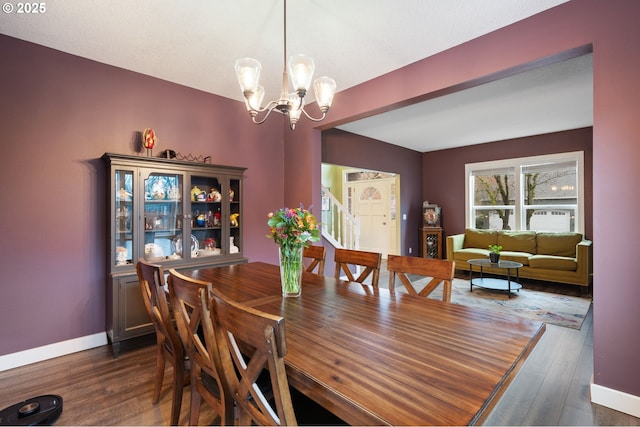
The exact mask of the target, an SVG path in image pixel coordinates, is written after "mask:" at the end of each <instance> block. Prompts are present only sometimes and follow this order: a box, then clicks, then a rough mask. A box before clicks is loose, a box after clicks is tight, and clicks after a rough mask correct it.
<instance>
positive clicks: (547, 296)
mask: <svg viewBox="0 0 640 427" xmlns="http://www.w3.org/2000/svg"><path fill="white" fill-rule="evenodd" d="M423 280H428V279H422V280H419V281H417V282H416V289H422V285H421V282H422V281H423ZM382 283H383V282H380V285H381V287H382ZM385 285H386V283H385ZM384 287H386V286H384ZM396 291H404V292H406V290H405V288H404V286H403V285H402V283H401V282H400V281H399V280H396ZM429 298H434V299H442V285H440V286H438V288H437V289H436V290H435V291H433V293H432V294H431V295H430V296H429ZM451 302H452V303H455V304H462V305H466V306H470V307H477V308H482V309H486V310H491V311H495V312H499V313H503V314H512V315H515V316H518V317H522V318H525V319H531V320H537V321H539V322H545V323H547V324H551V325H557V326H563V327H565V328H572V329H580V328H581V327H582V322H583V321H584V318H585V317H586V315H587V312H588V311H589V307H590V305H591V300H590V299H589V298H582V297H575V296H567V295H561V294H555V293H550V292H541V291H535V290H531V289H524V288H523V289H520V291H513V292H512V293H511V298H508V296H507V293H506V292H504V291H503V292H500V291H494V290H490V289H483V288H478V287H476V286H474V287H473V292H471V291H470V290H469V281H468V280H463V279H454V281H453V287H452V291H451Z"/></svg>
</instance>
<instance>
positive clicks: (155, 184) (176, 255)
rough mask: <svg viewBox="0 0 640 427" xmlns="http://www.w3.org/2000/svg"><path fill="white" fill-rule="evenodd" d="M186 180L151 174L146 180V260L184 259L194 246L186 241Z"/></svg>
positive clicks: (167, 174) (165, 174) (173, 176)
mask: <svg viewBox="0 0 640 427" xmlns="http://www.w3.org/2000/svg"><path fill="white" fill-rule="evenodd" d="M183 179H184V178H183V176H182V175H180V174H171V173H150V174H149V175H148V176H147V178H146V179H145V180H144V258H145V260H147V261H149V262H160V261H163V260H177V259H183V258H185V257H186V256H187V253H188V252H190V249H191V251H192V250H193V244H192V243H191V242H189V241H188V240H187V242H184V241H183V233H182V228H183V223H182V221H183V215H184V214H183V200H182V189H183Z"/></svg>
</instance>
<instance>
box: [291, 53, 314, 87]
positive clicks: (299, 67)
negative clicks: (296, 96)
mask: <svg viewBox="0 0 640 427" xmlns="http://www.w3.org/2000/svg"><path fill="white" fill-rule="evenodd" d="M288 64H289V77H290V78H291V83H292V84H293V90H295V91H296V92H300V91H303V92H304V93H306V92H307V90H309V86H311V79H312V78H313V72H314V71H315V69H316V65H315V63H314V62H313V59H312V58H310V57H308V56H306V55H293V56H292V57H290V58H289V62H288ZM303 96H304V95H303Z"/></svg>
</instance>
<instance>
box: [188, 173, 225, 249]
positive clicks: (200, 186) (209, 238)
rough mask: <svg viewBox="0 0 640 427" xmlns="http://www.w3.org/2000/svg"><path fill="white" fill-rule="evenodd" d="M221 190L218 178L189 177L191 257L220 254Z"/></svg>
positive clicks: (222, 200) (222, 198)
mask: <svg viewBox="0 0 640 427" xmlns="http://www.w3.org/2000/svg"><path fill="white" fill-rule="evenodd" d="M222 191H223V188H222V182H220V180H218V178H214V177H201V176H192V177H191V239H192V240H193V241H194V242H195V245H196V251H195V252H194V253H193V254H192V257H196V256H197V257H198V258H203V257H210V256H216V255H220V254H221V248H222V247H223V246H222V215H223V214H224V212H223V202H224V197H225V196H223V194H222ZM226 197H228V195H227V196H226Z"/></svg>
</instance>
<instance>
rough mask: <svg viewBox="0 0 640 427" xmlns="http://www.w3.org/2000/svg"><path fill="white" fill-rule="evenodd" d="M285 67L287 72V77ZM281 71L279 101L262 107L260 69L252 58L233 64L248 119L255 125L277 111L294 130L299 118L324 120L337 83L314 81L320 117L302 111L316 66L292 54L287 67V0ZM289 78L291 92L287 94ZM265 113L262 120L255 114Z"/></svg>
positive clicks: (316, 120)
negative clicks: (303, 116) (287, 118)
mask: <svg viewBox="0 0 640 427" xmlns="http://www.w3.org/2000/svg"><path fill="white" fill-rule="evenodd" d="M287 65H288V68H289V73H288V74H287ZM282 68H283V70H282V88H281V91H280V98H278V99H277V100H275V101H271V102H269V103H268V104H267V105H265V106H264V107H262V106H261V105H262V100H263V98H264V87H262V86H260V70H261V69H262V65H260V62H258V61H257V60H255V59H252V58H242V59H238V60H237V61H236V65H235V70H236V76H237V77H238V83H240V88H241V89H242V94H243V95H244V101H245V105H246V107H247V111H248V112H249V115H250V116H251V120H252V121H253V122H254V123H256V124H262V123H264V122H265V120H267V118H268V117H269V115H270V114H271V112H272V111H273V110H277V111H279V112H280V113H282V114H284V115H285V116H288V117H289V126H290V127H291V129H295V127H296V123H298V119H299V118H300V116H301V115H302V113H304V115H305V116H307V118H308V119H310V120H312V121H314V122H319V121H321V120H324V118H325V117H326V115H327V111H329V107H331V102H332V101H333V95H334V94H335V92H336V82H335V80H333V79H332V78H329V77H326V76H325V77H319V78H317V79H316V80H315V81H314V82H313V89H314V92H315V94H316V102H317V104H318V107H319V108H320V112H321V113H322V116H321V117H319V118H314V117H311V116H310V115H309V113H307V112H306V111H305V109H304V97H305V95H306V94H307V90H309V86H310V85H311V79H312V78H313V72H314V71H315V63H314V62H313V59H312V58H310V57H308V56H305V55H293V56H291V58H289V62H288V64H287V0H284V61H283V67H282ZM289 76H291V83H292V86H293V90H294V92H288V87H289ZM262 113H264V115H263V116H262V118H260V119H259V118H258V115H260V114H262Z"/></svg>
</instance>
